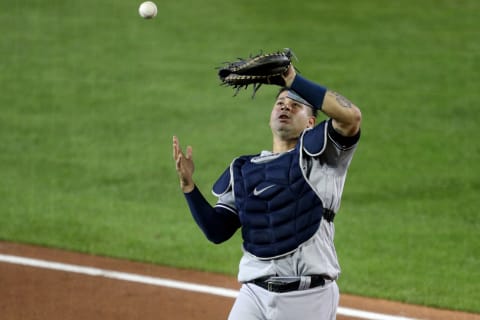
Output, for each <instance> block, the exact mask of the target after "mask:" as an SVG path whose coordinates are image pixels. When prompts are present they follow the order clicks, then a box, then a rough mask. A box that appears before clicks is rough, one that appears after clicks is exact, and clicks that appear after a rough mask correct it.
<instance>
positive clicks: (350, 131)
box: [343, 106, 362, 137]
mask: <svg viewBox="0 0 480 320" xmlns="http://www.w3.org/2000/svg"><path fill="white" fill-rule="evenodd" d="M361 123H362V112H361V111H360V109H359V108H357V107H355V106H354V107H352V111H351V114H350V119H349V121H348V122H347V123H346V125H345V126H344V128H343V133H344V135H345V136H347V137H351V136H354V135H356V134H357V133H358V131H359V130H360V125H361Z"/></svg>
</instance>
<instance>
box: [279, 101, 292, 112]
mask: <svg viewBox="0 0 480 320" xmlns="http://www.w3.org/2000/svg"><path fill="white" fill-rule="evenodd" d="M280 110H282V111H283V110H290V105H289V104H288V103H285V104H283V105H282V107H281V108H280Z"/></svg>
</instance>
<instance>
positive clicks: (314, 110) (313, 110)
mask: <svg viewBox="0 0 480 320" xmlns="http://www.w3.org/2000/svg"><path fill="white" fill-rule="evenodd" d="M289 90H290V88H288V87H281V88H280V90H278V93H277V96H276V97H275V99H278V97H279V96H280V94H281V93H282V92H284V91H289ZM306 106H307V107H309V108H310V109H311V110H312V116H314V117H315V118H316V117H317V116H318V109H316V108H311V107H310V106H308V105H306Z"/></svg>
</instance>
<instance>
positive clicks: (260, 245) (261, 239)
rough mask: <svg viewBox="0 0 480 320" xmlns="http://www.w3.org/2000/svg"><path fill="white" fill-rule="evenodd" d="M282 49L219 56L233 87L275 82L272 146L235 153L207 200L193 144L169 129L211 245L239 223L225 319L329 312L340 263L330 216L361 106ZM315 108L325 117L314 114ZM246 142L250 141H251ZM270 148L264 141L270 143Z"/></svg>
mask: <svg viewBox="0 0 480 320" xmlns="http://www.w3.org/2000/svg"><path fill="white" fill-rule="evenodd" d="M292 56H293V54H292V51H291V50H289V49H285V50H283V51H279V52H275V53H270V54H261V55H257V56H255V57H250V58H248V59H239V60H238V61H235V62H231V63H226V64H225V66H223V67H222V68H220V69H219V72H218V75H219V77H220V80H221V81H222V83H223V84H224V85H226V86H229V87H233V88H234V89H235V90H236V91H235V94H237V93H238V90H239V89H240V88H242V87H245V88H246V87H248V86H249V85H250V84H251V85H252V86H253V90H254V94H255V92H256V91H257V90H258V89H259V88H260V86H261V85H262V84H274V85H278V86H280V90H279V92H278V93H277V95H276V96H275V97H274V101H273V105H272V109H271V112H270V122H269V125H270V130H271V132H272V145H271V147H267V148H262V151H259V152H258V150H255V151H254V152H252V154H249V155H241V156H239V157H236V158H235V159H233V160H232V161H231V163H230V164H229V165H226V168H225V169H224V171H223V173H222V174H220V175H219V177H218V179H217V180H216V182H215V183H213V188H212V192H213V194H214V195H215V196H216V197H217V202H216V203H215V205H214V206H212V205H211V204H210V203H209V202H208V201H207V200H206V198H205V197H204V196H203V194H202V192H201V191H200V189H199V188H198V187H197V185H196V184H195V181H194V177H193V175H194V171H195V165H194V162H193V149H192V147H191V146H187V148H186V149H185V151H184V150H183V149H182V147H181V146H180V141H179V139H178V138H177V137H176V136H174V137H173V159H174V161H175V169H176V171H177V174H178V178H179V181H180V188H181V190H182V191H183V194H184V196H185V200H186V202H187V204H188V207H189V209H190V212H191V214H192V217H193V219H194V220H195V222H196V223H197V225H198V226H199V227H200V229H201V230H202V231H203V233H204V234H205V236H206V238H207V239H208V240H209V241H211V242H213V243H216V244H220V243H222V242H225V241H227V240H229V239H230V238H231V237H232V236H233V235H234V234H235V233H236V232H237V230H241V235H242V240H243V251H242V258H241V259H240V263H239V269H238V281H239V282H241V283H242V287H241V289H240V292H239V294H238V296H237V298H236V300H235V303H234V305H233V307H232V310H231V311H230V314H229V316H228V319H229V320H262V319H273V318H274V319H277V320H291V319H302V320H334V319H336V312H337V306H338V301H339V290H338V286H337V282H336V280H337V279H338V277H339V275H340V265H339V263H338V259H337V253H336V249H335V246H334V233H335V228H334V222H333V221H334V218H335V216H336V215H337V214H338V212H339V209H340V202H341V198H342V193H343V188H344V183H345V179H346V175H347V171H348V168H349V166H350V162H351V160H352V158H353V155H354V152H355V150H356V147H357V143H358V141H359V139H360V123H361V119H362V117H361V112H360V109H359V108H358V107H357V106H355V105H354V104H353V103H351V102H350V101H348V100H347V99H345V98H344V97H343V96H341V95H340V94H338V93H336V92H333V91H331V90H328V89H327V88H325V87H324V86H322V85H320V84H317V83H316V82H313V81H310V80H308V79H306V78H304V77H302V76H300V75H299V74H297V72H296V70H295V68H294V67H293V65H292V63H291V58H292ZM319 112H322V113H323V114H324V115H325V116H326V117H327V119H323V120H317V118H318V113H319ZM252 145H254V143H253V142H252ZM270 148H271V149H270Z"/></svg>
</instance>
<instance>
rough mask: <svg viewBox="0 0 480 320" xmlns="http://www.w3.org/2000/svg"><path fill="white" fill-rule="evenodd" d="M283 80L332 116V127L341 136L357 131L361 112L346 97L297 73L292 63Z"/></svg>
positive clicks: (353, 134)
mask: <svg viewBox="0 0 480 320" xmlns="http://www.w3.org/2000/svg"><path fill="white" fill-rule="evenodd" d="M284 80H285V85H286V86H287V87H289V88H291V89H293V90H294V91H296V92H297V93H298V94H300V95H301V96H302V97H303V98H304V99H306V100H307V101H308V102H310V104H311V105H312V106H313V107H314V108H316V109H318V110H321V111H322V112H323V113H325V114H326V115H327V116H329V117H330V118H332V119H333V121H332V125H333V128H334V129H335V130H336V131H337V132H338V133H340V134H341V135H342V136H345V137H352V136H355V135H357V134H358V133H359V131H360V124H361V121H362V113H361V112H360V109H359V108H358V107H357V106H356V105H354V104H353V103H352V102H351V101H349V100H348V99H347V98H345V97H344V96H342V95H340V94H339V93H337V92H334V91H331V90H328V89H327V88H325V87H323V86H321V85H319V84H317V83H315V82H312V81H310V80H308V79H306V78H304V77H302V76H300V75H298V74H297V72H296V71H295V68H294V67H293V66H292V65H290V67H289V68H288V70H287V72H286V73H285V74H284Z"/></svg>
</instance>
